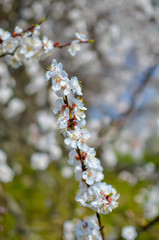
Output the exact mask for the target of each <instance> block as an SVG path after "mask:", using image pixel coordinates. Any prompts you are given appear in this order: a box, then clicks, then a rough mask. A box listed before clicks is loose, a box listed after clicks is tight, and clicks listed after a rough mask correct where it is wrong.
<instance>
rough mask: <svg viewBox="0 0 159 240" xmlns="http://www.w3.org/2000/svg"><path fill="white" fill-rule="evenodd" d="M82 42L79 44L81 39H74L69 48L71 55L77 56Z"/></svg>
mask: <svg viewBox="0 0 159 240" xmlns="http://www.w3.org/2000/svg"><path fill="white" fill-rule="evenodd" d="M80 48H81V47H80V44H79V40H74V41H72V43H71V45H70V47H69V48H68V52H69V53H70V54H71V56H75V55H76V52H78V51H79V50H80Z"/></svg>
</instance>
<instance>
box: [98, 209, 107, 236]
mask: <svg viewBox="0 0 159 240" xmlns="http://www.w3.org/2000/svg"><path fill="white" fill-rule="evenodd" d="M96 216H97V219H98V223H99V227H100V229H99V230H100V232H101V236H102V239H103V240H106V239H105V235H104V231H103V229H104V226H103V225H102V222H101V217H100V214H99V213H98V212H96Z"/></svg>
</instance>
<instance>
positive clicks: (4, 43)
mask: <svg viewBox="0 0 159 240" xmlns="http://www.w3.org/2000/svg"><path fill="white" fill-rule="evenodd" d="M41 23H42V21H41V22H40V23H39V24H36V25H33V26H32V27H30V28H28V29H27V30H24V31H23V29H22V28H20V27H18V26H17V27H15V29H14V32H13V33H12V34H11V33H10V32H8V31H5V30H3V29H2V28H0V55H1V56H5V55H6V61H7V63H8V64H9V65H11V66H12V67H13V68H18V67H19V66H20V65H22V63H23V62H24V61H25V60H29V59H37V60H43V59H44V58H46V57H48V56H50V54H51V53H52V51H53V48H54V44H53V41H51V40H49V39H48V38H47V37H46V36H43V38H42V40H41V39H40V38H39V36H40V28H41Z"/></svg>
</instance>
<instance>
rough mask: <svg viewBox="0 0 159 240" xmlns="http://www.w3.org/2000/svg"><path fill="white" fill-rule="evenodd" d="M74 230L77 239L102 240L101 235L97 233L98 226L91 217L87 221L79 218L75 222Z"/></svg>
mask: <svg viewBox="0 0 159 240" xmlns="http://www.w3.org/2000/svg"><path fill="white" fill-rule="evenodd" d="M74 232H75V235H76V239H77V240H81V239H89V240H93V239H96V240H102V237H101V235H100V234H99V226H98V225H97V224H96V223H95V221H94V220H92V219H90V220H87V221H84V220H80V221H79V222H78V223H77V225H76V227H75V230H74Z"/></svg>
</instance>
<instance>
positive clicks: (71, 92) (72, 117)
mask: <svg viewBox="0 0 159 240" xmlns="http://www.w3.org/2000/svg"><path fill="white" fill-rule="evenodd" d="M46 79H47V80H50V79H51V81H52V89H53V90H54V91H55V93H56V95H57V96H58V97H59V99H57V101H56V107H55V109H54V113H55V114H59V117H58V120H57V125H58V127H59V129H60V131H61V132H62V134H63V135H64V137H65V140H64V142H65V144H66V145H68V146H69V147H71V150H70V153H69V160H68V163H69V164H70V165H74V167H75V178H76V180H77V181H79V192H78V194H77V196H76V201H77V202H79V203H80V204H81V205H82V206H85V207H89V208H91V209H92V210H94V211H96V212H97V216H98V221H99V223H100V229H99V230H100V231H101V235H102V239H104V234H103V227H102V225H101V222H100V221H101V220H100V215H99V214H108V213H109V212H111V211H112V210H113V209H114V208H116V207H117V206H118V203H117V201H116V200H117V199H118V198H119V194H118V195H116V190H115V188H113V187H112V186H111V185H108V184H106V183H105V182H101V181H102V180H103V178H104V174H103V172H102V171H103V168H102V166H101V163H100V160H99V159H98V158H96V152H95V150H94V148H90V147H89V146H88V145H87V144H86V142H87V141H88V140H89V138H90V137H91V134H90V132H89V131H88V130H87V129H86V127H85V125H86V120H85V117H86V114H85V112H84V111H85V110H86V107H85V106H84V103H83V100H82V98H81V96H82V90H81V86H80V84H79V82H78V79H77V77H72V78H71V79H70V80H69V78H68V74H67V73H66V72H65V71H64V70H63V69H62V64H61V63H59V64H57V62H56V60H53V62H52V64H51V66H50V68H49V71H47V73H46Z"/></svg>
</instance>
